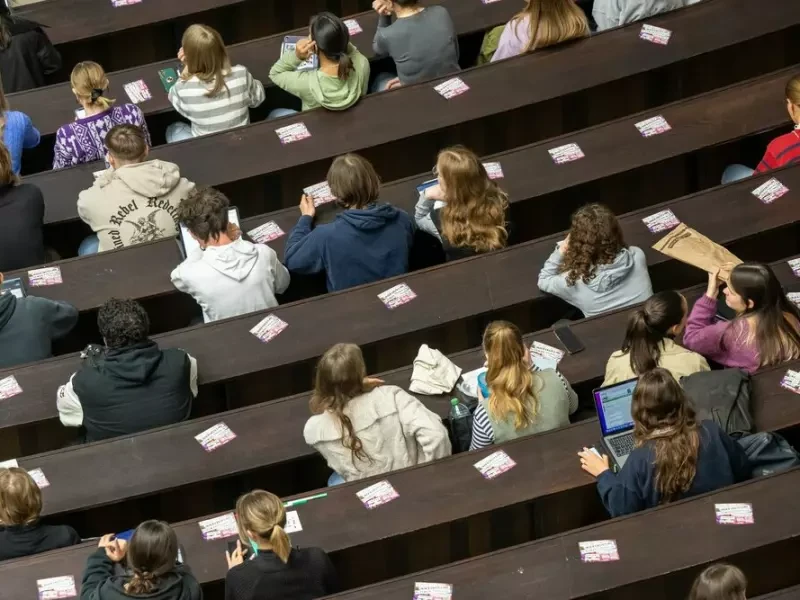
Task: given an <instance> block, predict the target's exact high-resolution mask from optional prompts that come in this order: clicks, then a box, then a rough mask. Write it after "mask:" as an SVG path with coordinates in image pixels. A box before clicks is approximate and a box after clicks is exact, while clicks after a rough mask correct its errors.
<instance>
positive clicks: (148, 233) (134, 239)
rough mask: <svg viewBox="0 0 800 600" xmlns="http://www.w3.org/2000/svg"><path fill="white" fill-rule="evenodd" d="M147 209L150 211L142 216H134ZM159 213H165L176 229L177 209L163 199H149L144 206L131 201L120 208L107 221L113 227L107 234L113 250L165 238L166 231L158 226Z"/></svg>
mask: <svg viewBox="0 0 800 600" xmlns="http://www.w3.org/2000/svg"><path fill="white" fill-rule="evenodd" d="M147 209H152V210H150V211H149V212H147V213H145V214H144V215H142V216H136V214H137V213H139V211H145V210H147ZM161 212H166V213H167V214H168V215H169V216H170V218H171V219H172V221H173V222H174V223H175V226H176V227H177V225H178V211H177V208H176V207H175V206H173V205H172V204H170V203H169V201H168V200H166V199H164V198H150V199H148V200H147V203H146V205H144V206H142V205H141V202H140V201H139V200H131V201H130V202H129V203H128V204H125V205H122V206H120V207H119V210H117V212H116V213H115V214H113V215H111V217H110V218H109V219H108V222H109V224H110V225H113V226H114V227H115V228H114V229H111V230H110V231H109V232H108V235H109V236H111V241H112V242H113V243H114V248H122V247H124V246H126V245H131V244H143V243H145V242H153V241H155V240H160V239H162V238H164V237H167V235H168V233H167V230H166V229H164V227H161V226H160V225H159V224H158V215H159V213H161ZM125 240H127V241H125Z"/></svg>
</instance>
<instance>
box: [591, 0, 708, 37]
mask: <svg viewBox="0 0 800 600" xmlns="http://www.w3.org/2000/svg"><path fill="white" fill-rule="evenodd" d="M699 1H700V0H594V8H593V9H592V16H593V17H594V20H595V21H597V30H598V31H603V30H604V29H611V28H612V27H617V26H619V25H625V24H627V23H633V22H634V21H639V20H641V19H646V18H647V17H652V16H653V15H657V14H659V13H663V12H667V11H670V10H675V9H677V8H683V7H684V6H689V5H690V4H695V3H696V2H699Z"/></svg>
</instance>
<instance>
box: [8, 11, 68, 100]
mask: <svg viewBox="0 0 800 600" xmlns="http://www.w3.org/2000/svg"><path fill="white" fill-rule="evenodd" d="M3 20H4V21H5V23H6V24H7V26H8V30H9V33H11V43H10V44H9V45H8V47H7V48H3V49H0V76H2V78H3V89H4V90H5V93H6V94H13V93H14V92H22V91H24V90H30V89H33V88H37V87H42V86H43V85H46V84H47V82H46V81H45V75H50V74H51V73H55V72H56V71H58V70H59V69H60V68H61V55H60V54H59V53H58V50H56V49H55V47H54V46H53V44H52V43H50V39H49V38H48V37H47V34H46V33H45V32H44V31H42V28H41V27H39V25H37V24H36V23H34V22H32V21H27V20H25V19H18V18H15V19H11V20H9V19H8V18H5V19H3Z"/></svg>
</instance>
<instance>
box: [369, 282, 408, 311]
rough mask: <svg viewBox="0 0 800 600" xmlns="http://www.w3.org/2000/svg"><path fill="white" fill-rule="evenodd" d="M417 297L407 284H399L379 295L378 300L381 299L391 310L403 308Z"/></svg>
mask: <svg viewBox="0 0 800 600" xmlns="http://www.w3.org/2000/svg"><path fill="white" fill-rule="evenodd" d="M416 297H417V295H416V294H415V293H414V292H413V291H412V290H411V288H410V287H408V285H407V284H405V283H399V284H397V285H396V286H394V287H392V288H389V289H388V290H386V291H385V292H382V293H380V294H378V298H380V300H381V302H383V303H384V304H385V305H386V308H388V309H390V310H391V309H394V308H397V307H398V306H402V305H403V304H408V303H409V302H411V301H412V300H413V299H414V298H416Z"/></svg>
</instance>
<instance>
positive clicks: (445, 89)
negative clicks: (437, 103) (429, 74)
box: [433, 77, 469, 100]
mask: <svg viewBox="0 0 800 600" xmlns="http://www.w3.org/2000/svg"><path fill="white" fill-rule="evenodd" d="M433 89H435V90H436V91H437V92H439V93H440V94H441V95H442V96H443V97H444V98H445V100H450V98H455V97H456V96H460V95H461V94H463V93H464V92H467V91H469V86H468V85H467V84H466V83H464V82H463V81H462V79H461V78H460V77H453V78H452V79H448V80H447V81H445V82H444V83H440V84H439V85H437V86H436V87H435V88H433Z"/></svg>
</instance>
